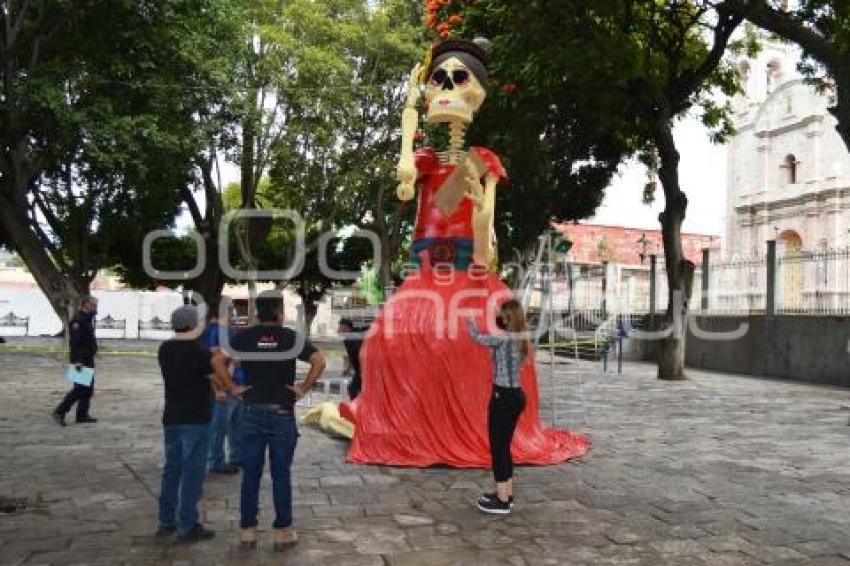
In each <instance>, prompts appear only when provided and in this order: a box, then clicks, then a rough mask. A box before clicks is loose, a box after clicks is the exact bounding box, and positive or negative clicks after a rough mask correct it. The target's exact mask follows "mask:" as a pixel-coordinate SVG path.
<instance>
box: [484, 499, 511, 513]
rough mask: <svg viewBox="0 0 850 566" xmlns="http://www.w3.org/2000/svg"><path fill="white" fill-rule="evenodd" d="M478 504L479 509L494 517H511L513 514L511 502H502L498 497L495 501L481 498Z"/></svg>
mask: <svg viewBox="0 0 850 566" xmlns="http://www.w3.org/2000/svg"><path fill="white" fill-rule="evenodd" d="M477 504H478V509H479V510H481V511H483V512H484V513H492V514H494V515H510V513H511V503H510V501H501V500H500V499H499V498H498V497H494V498H493V499H488V498H486V497H479V498H478V501H477Z"/></svg>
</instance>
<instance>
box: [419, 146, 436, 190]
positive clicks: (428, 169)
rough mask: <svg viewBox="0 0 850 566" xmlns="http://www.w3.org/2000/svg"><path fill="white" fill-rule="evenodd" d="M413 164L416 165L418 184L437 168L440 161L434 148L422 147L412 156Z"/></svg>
mask: <svg viewBox="0 0 850 566" xmlns="http://www.w3.org/2000/svg"><path fill="white" fill-rule="evenodd" d="M413 163H414V164H415V165H416V181H417V182H419V181H421V180H422V178H423V177H426V176H428V175H430V174H431V173H433V172H434V171H435V170H436V169H437V168H438V167H439V165H440V159H439V158H438V157H437V152H436V151H434V148H432V147H423V148H422V149H417V150H416V152H415V153H414V154H413Z"/></svg>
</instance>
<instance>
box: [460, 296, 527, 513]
mask: <svg viewBox="0 0 850 566" xmlns="http://www.w3.org/2000/svg"><path fill="white" fill-rule="evenodd" d="M468 324H469V332H470V335H471V336H472V339H473V340H475V341H476V342H478V343H479V344H481V345H483V346H487V347H489V348H490V350H491V352H492V356H493V394H492V396H491V397H490V405H489V407H488V410H487V429H488V433H489V437H490V456H491V458H492V467H493V477H494V479H495V480H496V492H495V493H485V494H483V495H482V496H481V497H479V498H478V502H477V503H478V508H479V509H480V510H481V511H483V512H485V513H497V514H505V515H506V514H508V513H510V512H511V508H512V507H513V461H512V460H511V439H512V438H513V435H514V430H515V429H516V424H517V421H518V420H519V416H520V415H521V414H522V411H523V409H525V393H523V390H522V385H521V384H520V370H521V369H522V365H523V363H524V362H525V358H526V356H527V355H528V353H529V343H528V338H527V336H526V333H527V327H526V323H525V313H524V312H523V310H522V305H520V303H519V301H516V300H513V299H511V300H508V301H505V303H504V304H502V306H501V308H500V309H499V315H498V316H497V317H496V324H497V325H498V326H499V328H501V329H502V330H504V332H500V333H498V334H490V335H485V334H481V333H480V332H479V330H478V327H477V326H476V325H475V321H473V320H472V319H469V321H468Z"/></svg>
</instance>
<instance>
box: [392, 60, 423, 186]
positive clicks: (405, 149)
mask: <svg viewBox="0 0 850 566" xmlns="http://www.w3.org/2000/svg"><path fill="white" fill-rule="evenodd" d="M419 68H420V67H419V64H417V65H416V66H415V67H413V71H411V73H410V81H409V83H408V91H407V102H406V103H405V105H404V111H403V112H402V114H401V155H400V157H399V161H398V167H397V168H396V178H397V179H398V181H399V185H398V189H396V195H397V196H398V198H399V200H403V201H408V200H410V199H412V198H413V196H414V194H415V191H414V188H413V185H414V183H415V182H416V163H415V162H414V160H413V140H414V138H415V136H416V128H417V126H418V125H419V112H418V111H417V110H416V104H417V103H418V102H419Z"/></svg>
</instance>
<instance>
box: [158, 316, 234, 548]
mask: <svg viewBox="0 0 850 566" xmlns="http://www.w3.org/2000/svg"><path fill="white" fill-rule="evenodd" d="M171 327H172V328H173V329H174V332H175V336H174V338H172V339H171V340H168V341H166V342H163V343H162V344H161V345H160V347H159V353H158V358H159V367H160V369H161V370H162V379H163V381H164V383H165V410H164V411H163V413H162V428H163V433H164V440H165V465H164V466H163V469H162V485H161V489H160V495H159V530H157V532H156V534H157V536H158V537H165V536H169V535H171V534H173V533H175V532H176V533H177V534H178V536H179V538H180V540H181V541H184V542H195V541H200V540H206V539H210V538H212V537H213V536H215V533H214V532H213V531H212V530H210V529H207V528H205V527H204V526H203V525H201V524H200V523H199V522H198V501H199V500H200V498H201V493H202V491H203V484H204V476H205V475H206V463H207V447H208V443H209V424H210V419H211V417H212V400H213V393H212V384H211V383H210V378H211V377H212V380H213V382H215V384H216V386H217V387H219V388H220V389H221V390H222V391H224V390H227V391H230V392H231V393H232V394H233V395H236V396H239V395H241V394H242V393H243V392H244V390H245V388H244V387H241V386H238V385H236V384H235V383H233V381H232V380H231V378H230V372H229V371H228V365H227V357H226V356H225V355H224V354H222V353H219V352H216V353H215V354H210V352H208V351H206V350H204V348H203V347H202V346H201V343H200V341H199V340H198V337H199V336H200V334H201V331H202V330H203V327H204V324H203V321H202V320H201V318H200V317H199V313H198V310H197V308H195V307H193V306H188V305H187V306H182V307H180V308H178V309H177V310H175V311H174V312H173V313H171Z"/></svg>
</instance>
